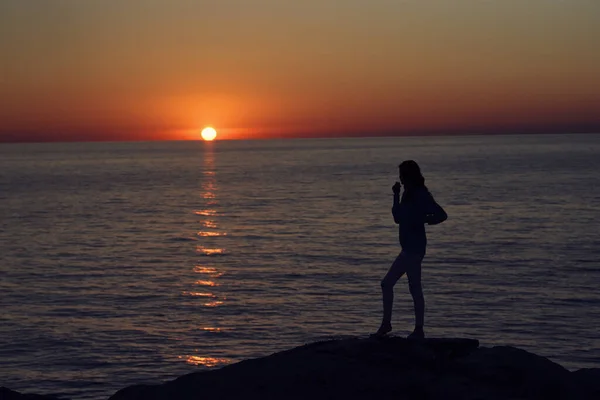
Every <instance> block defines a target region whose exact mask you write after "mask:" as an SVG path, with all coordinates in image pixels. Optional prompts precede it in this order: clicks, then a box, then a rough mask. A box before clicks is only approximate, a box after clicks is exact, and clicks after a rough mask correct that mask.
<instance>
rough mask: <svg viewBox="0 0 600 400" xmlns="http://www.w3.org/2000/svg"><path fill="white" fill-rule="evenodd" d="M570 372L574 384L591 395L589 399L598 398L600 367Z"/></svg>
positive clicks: (599, 395)
mask: <svg viewBox="0 0 600 400" xmlns="http://www.w3.org/2000/svg"><path fill="white" fill-rule="evenodd" d="M571 374H572V375H573V379H574V380H575V383H576V385H578V386H579V387H581V388H582V389H583V390H584V392H586V393H588V394H590V395H591V397H590V399H595V400H597V399H600V368H583V369H580V370H577V371H575V372H571Z"/></svg>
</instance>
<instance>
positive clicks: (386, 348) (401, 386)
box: [0, 337, 600, 400]
mask: <svg viewBox="0 0 600 400" xmlns="http://www.w3.org/2000/svg"><path fill="white" fill-rule="evenodd" d="M240 398H243V399H292V400H293V399H308V400H321V399H323V400H324V399H343V400H351V399H371V398H373V399H378V400H379V399H382V400H386V399H395V400H509V399H510V400H525V399H530V400H542V399H543V400H592V399H593V400H598V399H600V369H582V370H579V371H576V372H569V371H567V370H566V369H565V368H563V367H561V366H560V365H558V364H556V363H554V362H552V361H550V360H548V359H547V358H544V357H540V356H537V355H535V354H532V353H529V352H527V351H524V350H520V349H517V348H514V347H507V346H499V347H493V348H480V347H479V342H478V341H477V340H472V339H426V340H421V341H416V340H407V339H404V338H397V337H389V338H367V339H361V338H346V339H337V340H328V341H322V342H317V343H312V344H307V345H304V346H300V347H297V348H294V349H291V350H287V351H283V352H280V353H275V354H273V355H270V356H268V357H262V358H257V359H252V360H246V361H242V362H239V363H236V364H232V365H228V366H226V367H223V368H220V369H217V370H210V371H202V372H195V373H191V374H188V375H184V376H181V377H179V378H177V379H175V380H173V381H170V382H166V383H164V384H157V385H135V386H130V387H127V388H124V389H122V390H119V391H118V392H117V393H115V394H114V395H113V396H112V397H111V398H110V399H109V400H192V399H193V400H197V399H210V400H217V399H236V400H237V399H240ZM13 399H15V400H58V399H54V398H52V397H49V396H32V395H28V396H26V395H21V394H19V393H17V392H13V391H10V390H8V389H4V388H2V389H0V400H13Z"/></svg>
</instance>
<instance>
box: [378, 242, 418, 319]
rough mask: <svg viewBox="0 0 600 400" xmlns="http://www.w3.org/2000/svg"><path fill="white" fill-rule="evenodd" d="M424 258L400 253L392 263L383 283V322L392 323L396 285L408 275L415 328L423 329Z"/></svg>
mask: <svg viewBox="0 0 600 400" xmlns="http://www.w3.org/2000/svg"><path fill="white" fill-rule="evenodd" d="M422 261H423V256H421V255H418V254H409V253H407V252H405V251H402V252H400V254H399V255H398V257H396V259H395V260H394V262H393V263H392V266H391V267H390V269H389V271H388V273H387V274H386V275H385V277H384V278H383V280H382V281H381V291H382V293H383V321H384V322H388V323H391V321H392V304H393V302H394V285H395V284H396V282H398V279H400V278H401V277H402V275H404V273H406V275H407V277H408V287H409V289H410V294H411V295H412V298H413V302H414V306H415V326H417V327H422V326H423V323H424V320H425V299H424V298H423V289H422V287H421V262H422Z"/></svg>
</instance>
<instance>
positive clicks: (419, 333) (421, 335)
mask: <svg viewBox="0 0 600 400" xmlns="http://www.w3.org/2000/svg"><path fill="white" fill-rule="evenodd" d="M407 339H411V340H423V339H425V332H424V331H423V328H415V330H414V331H413V332H412V333H411V334H410V335H408V337H407Z"/></svg>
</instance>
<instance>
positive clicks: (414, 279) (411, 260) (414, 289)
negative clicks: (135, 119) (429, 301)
mask: <svg viewBox="0 0 600 400" xmlns="http://www.w3.org/2000/svg"><path fill="white" fill-rule="evenodd" d="M406 258H407V261H406V275H407V277H408V287H409V289H410V294H411V295H412V298H413V303H414V307H415V331H414V332H413V334H412V335H411V336H413V337H424V334H423V325H424V323H425V298H424V296H423V287H422V285H421V262H422V261H423V257H421V256H418V255H412V254H410V255H407V257H406Z"/></svg>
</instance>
